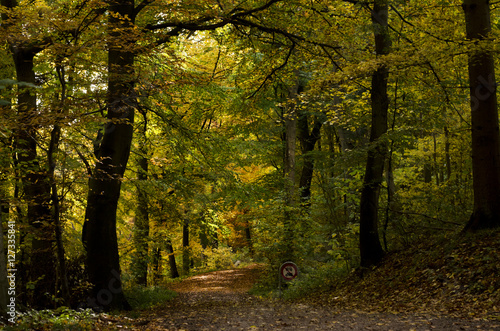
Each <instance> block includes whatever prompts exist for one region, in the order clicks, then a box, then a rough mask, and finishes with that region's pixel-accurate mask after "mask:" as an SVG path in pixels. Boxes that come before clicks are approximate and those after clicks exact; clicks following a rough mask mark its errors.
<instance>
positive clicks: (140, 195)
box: [133, 119, 149, 286]
mask: <svg viewBox="0 0 500 331" xmlns="http://www.w3.org/2000/svg"><path fill="white" fill-rule="evenodd" d="M145 121H146V119H145ZM146 125H147V124H146V122H144V124H143V125H141V127H142V128H143V129H142V130H141V133H140V134H141V138H140V140H141V143H140V147H139V154H140V155H139V160H138V167H137V168H138V174H137V180H138V185H137V210H136V217H135V224H134V242H135V245H134V246H135V250H136V253H135V256H134V259H133V267H134V274H135V277H136V282H137V284H140V285H144V286H147V283H148V262H149V253H148V251H149V245H148V242H149V208H148V196H147V192H146V190H145V185H144V184H145V183H146V181H147V179H148V157H147V155H148V154H147V148H146V146H145V141H144V140H145V139H144V138H145V135H146Z"/></svg>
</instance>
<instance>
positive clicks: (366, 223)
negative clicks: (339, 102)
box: [359, 0, 391, 268]
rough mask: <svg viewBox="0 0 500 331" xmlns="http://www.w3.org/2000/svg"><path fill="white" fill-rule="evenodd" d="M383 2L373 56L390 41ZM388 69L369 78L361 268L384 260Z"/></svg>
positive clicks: (376, 14) (376, 16)
mask: <svg viewBox="0 0 500 331" xmlns="http://www.w3.org/2000/svg"><path fill="white" fill-rule="evenodd" d="M387 17H388V5H387V0H375V4H374V7H373V10H372V22H373V25H374V29H375V31H374V36H375V51H376V53H377V55H385V54H388V52H389V48H390V46H391V42H390V39H389V33H388V28H387ZM388 77H389V70H388V68H387V66H385V65H381V66H380V67H379V68H378V69H377V70H376V71H375V72H374V73H373V75H372V88H371V103H372V123H371V133H370V149H369V151H368V158H367V161H366V170H365V176H364V182H363V188H362V191H361V202H360V204H361V208H360V229H359V232H360V233H359V237H360V238H359V240H360V245H359V246H360V255H361V267H364V268H367V267H371V266H373V265H376V264H378V263H379V262H380V261H381V260H382V258H383V257H384V250H383V249H382V245H381V244H380V238H379V231H378V202H379V193H380V186H381V183H382V181H383V172H384V163H385V157H386V154H387V143H386V142H385V141H384V140H383V139H384V138H383V137H382V136H383V135H384V134H385V133H386V132H387V112H388V108H389V97H388V95H387V80H388Z"/></svg>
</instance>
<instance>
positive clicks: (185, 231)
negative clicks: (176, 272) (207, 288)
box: [182, 219, 191, 275]
mask: <svg viewBox="0 0 500 331" xmlns="http://www.w3.org/2000/svg"><path fill="white" fill-rule="evenodd" d="M190 265H191V254H190V251H189V220H188V219H186V220H184V224H183V225H182V271H183V272H184V274H185V275H187V274H189V267H190Z"/></svg>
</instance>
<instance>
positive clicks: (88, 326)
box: [4, 307, 98, 331]
mask: <svg viewBox="0 0 500 331" xmlns="http://www.w3.org/2000/svg"><path fill="white" fill-rule="evenodd" d="M18 314H19V316H18V319H17V321H16V324H15V325H7V326H6V327H5V328H4V330H47V331H48V330H75V331H80V330H82V331H83V330H93V329H94V322H95V319H96V317H97V316H98V315H97V314H96V313H94V311H93V310H91V309H86V310H78V311H77V310H73V309H69V308H67V307H59V308H57V309H55V310H48V309H47V310H29V311H27V312H25V313H18Z"/></svg>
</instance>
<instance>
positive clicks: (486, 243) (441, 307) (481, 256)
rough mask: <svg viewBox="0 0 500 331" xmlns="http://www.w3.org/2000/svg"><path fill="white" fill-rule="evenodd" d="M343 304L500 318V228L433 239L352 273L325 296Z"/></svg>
mask: <svg viewBox="0 0 500 331" xmlns="http://www.w3.org/2000/svg"><path fill="white" fill-rule="evenodd" d="M324 298H326V300H328V302H329V303H330V304H335V305H339V306H342V307H350V308H360V309H368V310H371V311H373V310H381V311H389V312H405V311H417V312H421V313H430V314H434V313H436V314H439V313H446V314H451V315H456V316H460V317H487V318H495V319H498V318H500V231H494V232H481V233H477V234H474V235H467V236H462V237H457V236H453V237H444V238H439V239H436V238H433V239H429V240H427V241H424V242H419V243H417V244H415V245H414V246H413V247H411V248H409V249H407V250H404V251H400V252H395V253H392V254H390V255H388V256H387V257H386V258H385V260H384V262H383V263H382V264H381V265H380V266H379V267H377V268H374V269H372V270H370V271H369V272H366V273H365V274H364V276H363V277H360V276H359V275H358V274H354V273H353V274H352V275H351V276H350V277H349V278H348V279H346V280H344V281H342V282H339V283H337V284H336V285H334V288H333V289H332V290H331V291H330V292H329V293H328V294H326V296H325V297H324Z"/></svg>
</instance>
